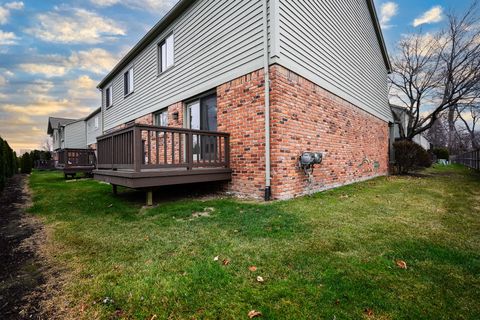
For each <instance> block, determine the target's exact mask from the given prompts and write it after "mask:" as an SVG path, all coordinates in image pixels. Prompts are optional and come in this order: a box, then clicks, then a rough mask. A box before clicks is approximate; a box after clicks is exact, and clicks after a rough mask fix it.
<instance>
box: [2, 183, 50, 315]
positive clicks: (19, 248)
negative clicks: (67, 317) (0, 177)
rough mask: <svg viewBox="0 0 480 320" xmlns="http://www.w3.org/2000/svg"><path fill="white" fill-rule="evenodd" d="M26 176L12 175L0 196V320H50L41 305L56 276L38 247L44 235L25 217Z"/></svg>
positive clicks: (27, 198) (37, 223)
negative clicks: (0, 319)
mask: <svg viewBox="0 0 480 320" xmlns="http://www.w3.org/2000/svg"><path fill="white" fill-rule="evenodd" d="M27 180H28V176H27V175H16V176H15V177H13V178H11V179H10V181H9V182H8V183H7V187H6V188H5V189H4V190H3V192H2V194H1V195H0V261H1V262H2V263H1V264H0V315H1V318H2V319H50V318H52V315H53V313H52V312H53V310H46V309H45V308H44V307H43V306H44V304H45V301H46V300H48V299H49V297H51V296H52V295H53V294H54V292H55V289H54V288H52V286H51V283H52V280H53V277H52V276H53V275H54V274H55V273H56V271H54V269H53V268H50V267H48V263H46V260H45V259H44V256H43V254H42V250H41V247H42V246H43V245H44V243H45V242H46V238H47V237H46V233H45V229H44V227H43V224H42V223H41V222H40V221H39V219H37V218H35V217H32V216H30V215H27V214H26V213H25V209H26V208H28V207H29V206H30V205H31V197H30V192H29V190H28V184H27Z"/></svg>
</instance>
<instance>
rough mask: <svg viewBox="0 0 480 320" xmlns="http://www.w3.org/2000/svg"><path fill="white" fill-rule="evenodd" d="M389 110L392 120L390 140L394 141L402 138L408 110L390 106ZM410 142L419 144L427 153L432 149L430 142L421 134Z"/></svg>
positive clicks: (405, 128)
mask: <svg viewBox="0 0 480 320" xmlns="http://www.w3.org/2000/svg"><path fill="white" fill-rule="evenodd" d="M390 108H391V109H392V115H393V118H394V124H393V132H392V140H393V141H395V140H398V139H400V138H401V137H402V136H404V134H402V133H401V132H402V131H403V132H405V131H406V130H407V127H408V119H409V115H408V110H407V108H405V107H402V106H398V105H394V104H390ZM412 141H413V142H415V143H417V144H419V145H420V146H422V148H423V149H425V150H427V151H428V150H430V149H431V148H432V144H431V143H430V141H429V140H428V139H427V138H425V137H424V136H423V135H422V134H418V135H416V136H415V137H413V139H412Z"/></svg>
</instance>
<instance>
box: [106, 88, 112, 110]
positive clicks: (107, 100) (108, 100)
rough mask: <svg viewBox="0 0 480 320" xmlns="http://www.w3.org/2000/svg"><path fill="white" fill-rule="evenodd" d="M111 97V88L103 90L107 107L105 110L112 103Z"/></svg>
mask: <svg viewBox="0 0 480 320" xmlns="http://www.w3.org/2000/svg"><path fill="white" fill-rule="evenodd" d="M112 98H113V95H112V86H109V87H108V88H107V89H106V90H105V104H106V105H107V108H109V107H111V106H112V101H113V99H112Z"/></svg>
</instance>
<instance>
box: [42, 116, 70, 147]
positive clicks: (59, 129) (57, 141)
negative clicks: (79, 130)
mask: <svg viewBox="0 0 480 320" xmlns="http://www.w3.org/2000/svg"><path fill="white" fill-rule="evenodd" d="M75 121H76V120H75V119H66V118H55V117H49V118H48V128H47V134H48V135H49V136H50V137H51V138H52V143H53V151H57V150H59V149H61V148H63V144H64V141H65V136H64V130H63V128H64V126H65V125H67V124H69V123H72V122H75Z"/></svg>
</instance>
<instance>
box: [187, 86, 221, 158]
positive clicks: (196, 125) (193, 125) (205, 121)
mask: <svg viewBox="0 0 480 320" xmlns="http://www.w3.org/2000/svg"><path fill="white" fill-rule="evenodd" d="M187 125H188V128H190V129H196V130H203V131H217V96H216V95H215V94H213V95H209V96H205V97H202V98H199V99H198V100H194V101H192V102H190V103H188V104H187ZM216 150H217V141H216V140H215V139H213V138H210V137H207V136H202V137H200V138H199V137H197V136H194V137H193V158H194V160H196V161H199V160H208V159H214V157H215V152H216Z"/></svg>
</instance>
